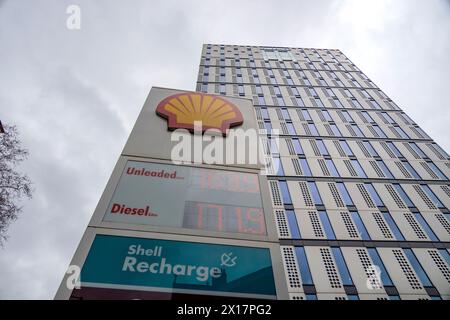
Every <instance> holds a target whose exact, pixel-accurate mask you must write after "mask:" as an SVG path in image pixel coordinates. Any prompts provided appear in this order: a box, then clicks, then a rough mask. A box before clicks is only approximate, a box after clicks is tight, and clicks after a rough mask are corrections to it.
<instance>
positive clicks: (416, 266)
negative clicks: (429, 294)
mask: <svg viewBox="0 0 450 320" xmlns="http://www.w3.org/2000/svg"><path fill="white" fill-rule="evenodd" d="M403 251H404V252H405V254H406V257H407V258H408V260H409V263H411V265H412V267H413V269H414V271H415V272H416V274H417V276H418V277H419V279H420V281H422V284H423V285H424V286H425V287H432V286H433V285H432V284H431V281H430V279H429V278H428V276H427V274H426V273H425V270H423V268H422V266H421V265H420V263H419V261H418V260H417V258H416V256H415V255H414V252H413V251H412V250H411V249H403Z"/></svg>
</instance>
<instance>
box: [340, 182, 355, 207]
mask: <svg viewBox="0 0 450 320" xmlns="http://www.w3.org/2000/svg"><path fill="white" fill-rule="evenodd" d="M336 186H337V188H338V190H339V193H340V194H341V197H342V199H343V200H344V203H345V205H346V206H353V205H354V204H353V201H352V198H351V197H350V194H349V193H348V191H347V188H346V187H345V185H344V183H342V182H336Z"/></svg>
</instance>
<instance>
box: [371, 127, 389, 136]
mask: <svg viewBox="0 0 450 320" xmlns="http://www.w3.org/2000/svg"><path fill="white" fill-rule="evenodd" d="M372 128H373V130H375V132H376V133H377V135H378V136H379V137H381V138H387V137H386V135H385V134H384V132H383V130H381V128H380V127H379V126H378V125H376V124H375V125H373V126H372Z"/></svg>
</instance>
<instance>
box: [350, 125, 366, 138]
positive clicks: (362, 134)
mask: <svg viewBox="0 0 450 320" xmlns="http://www.w3.org/2000/svg"><path fill="white" fill-rule="evenodd" d="M351 127H352V129H353V131H355V133H356V136H357V137H360V138H362V137H364V133H363V132H362V131H361V129H360V128H359V126H358V125H357V124H352V125H351Z"/></svg>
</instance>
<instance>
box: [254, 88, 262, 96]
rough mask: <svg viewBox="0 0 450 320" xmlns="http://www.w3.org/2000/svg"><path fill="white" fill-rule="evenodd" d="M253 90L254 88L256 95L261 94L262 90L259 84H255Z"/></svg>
mask: <svg viewBox="0 0 450 320" xmlns="http://www.w3.org/2000/svg"><path fill="white" fill-rule="evenodd" d="M255 90H256V93H257V94H258V95H263V91H262V88H261V86H255Z"/></svg>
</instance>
